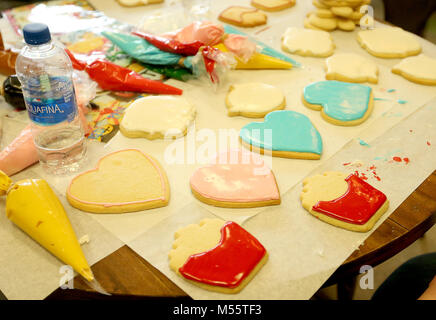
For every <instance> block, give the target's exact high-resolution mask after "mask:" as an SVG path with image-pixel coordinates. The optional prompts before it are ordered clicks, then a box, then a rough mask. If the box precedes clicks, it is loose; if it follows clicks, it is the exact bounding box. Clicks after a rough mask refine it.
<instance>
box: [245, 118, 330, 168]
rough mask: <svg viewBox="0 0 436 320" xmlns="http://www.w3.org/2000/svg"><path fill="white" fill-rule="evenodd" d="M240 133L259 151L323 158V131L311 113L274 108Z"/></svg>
mask: <svg viewBox="0 0 436 320" xmlns="http://www.w3.org/2000/svg"><path fill="white" fill-rule="evenodd" d="M239 136H240V139H241V142H242V145H243V146H244V147H246V148H248V149H250V150H254V151H255V152H257V153H261V154H264V153H270V154H272V156H273V157H282V158H295V159H311V160H317V159H320V158H321V153H322V140H321V135H320V134H319V132H318V130H316V128H315V127H314V126H313V124H312V122H310V120H309V118H308V117H306V116H305V115H304V114H301V113H298V112H295V111H291V110H279V111H273V112H270V113H268V114H267V115H266V117H265V121H264V122H251V123H249V124H247V125H245V126H244V127H243V128H242V129H241V131H240V134H239Z"/></svg>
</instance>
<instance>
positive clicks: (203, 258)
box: [169, 219, 268, 293]
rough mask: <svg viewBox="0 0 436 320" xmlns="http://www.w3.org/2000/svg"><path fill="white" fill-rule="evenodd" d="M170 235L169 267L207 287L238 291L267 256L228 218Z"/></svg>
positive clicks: (252, 237)
mask: <svg viewBox="0 0 436 320" xmlns="http://www.w3.org/2000/svg"><path fill="white" fill-rule="evenodd" d="M174 238H175V240H174V243H173V249H172V250H171V251H170V253H169V263H170V268H171V269H172V270H173V271H175V272H176V273H177V274H178V275H180V276H182V277H183V278H184V279H187V280H189V281H190V282H191V283H192V284H195V285H197V286H199V287H201V288H203V289H207V290H212V291H218V292H221V293H237V292H239V291H241V290H242V289H243V288H244V287H245V285H246V284H247V283H248V282H249V281H250V280H251V279H252V278H253V277H254V276H255V274H256V273H257V272H258V271H259V269H260V268H261V267H262V266H263V265H264V264H265V263H266V261H267V259H268V253H267V251H266V249H265V248H264V246H263V245H262V244H261V243H260V242H259V240H257V239H256V238H255V237H254V236H253V235H252V234H250V233H249V232H247V231H246V230H245V229H243V228H242V227H241V226H239V225H238V224H237V223H235V222H232V221H227V222H225V221H223V220H220V219H204V220H202V221H200V223H199V224H191V225H188V226H186V227H184V228H182V229H179V230H178V231H177V232H176V234H175V236H174ZM198 239H201V241H198Z"/></svg>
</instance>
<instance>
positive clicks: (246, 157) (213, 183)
mask: <svg viewBox="0 0 436 320" xmlns="http://www.w3.org/2000/svg"><path fill="white" fill-rule="evenodd" d="M190 184H191V190H192V193H193V194H194V196H195V197H196V198H197V199H199V200H200V201H202V202H204V203H207V204H211V205H214V206H217V207H229V208H252V207H262V206H268V205H275V204H280V192H279V189H278V187H277V183H276V179H275V177H274V174H273V173H272V171H271V169H270V168H268V167H267V166H266V164H265V163H264V162H263V160H262V158H261V157H259V156H258V155H255V154H253V153H251V152H246V151H245V152H243V151H236V150H235V151H230V152H227V153H223V154H220V155H219V156H218V157H217V159H216V161H215V163H214V164H210V165H208V166H205V167H201V168H199V169H197V170H196V171H195V172H194V174H193V175H192V177H191V180H190Z"/></svg>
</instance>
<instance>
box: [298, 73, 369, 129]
mask: <svg viewBox="0 0 436 320" xmlns="http://www.w3.org/2000/svg"><path fill="white" fill-rule="evenodd" d="M303 103H304V105H305V106H307V107H308V108H311V109H314V110H321V115H322V117H323V118H324V119H325V120H327V121H328V122H330V123H333V124H336V125H340V126H354V125H358V124H361V123H362V122H363V121H365V120H366V119H367V118H368V117H369V116H370V114H371V112H372V109H373V105H374V101H373V95H372V89H371V87H368V86H365V85H362V84H357V83H348V82H340V81H319V82H314V83H312V84H310V85H308V86H306V87H305V88H304V93H303Z"/></svg>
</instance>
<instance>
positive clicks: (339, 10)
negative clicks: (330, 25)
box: [330, 7, 353, 18]
mask: <svg viewBox="0 0 436 320" xmlns="http://www.w3.org/2000/svg"><path fill="white" fill-rule="evenodd" d="M330 10H331V12H332V13H333V14H334V15H336V16H339V17H343V18H350V17H351V16H352V14H353V8H351V7H331V8H330Z"/></svg>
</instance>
